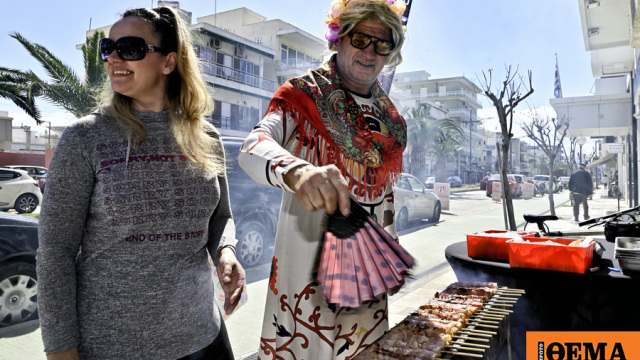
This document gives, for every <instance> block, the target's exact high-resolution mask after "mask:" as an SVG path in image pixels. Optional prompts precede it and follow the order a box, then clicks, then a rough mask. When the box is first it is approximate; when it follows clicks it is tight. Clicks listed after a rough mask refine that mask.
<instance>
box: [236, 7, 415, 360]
mask: <svg viewBox="0 0 640 360" xmlns="http://www.w3.org/2000/svg"><path fill="white" fill-rule="evenodd" d="M400 4H402V5H404V2H402V1H393V0H391V1H381V0H351V1H348V2H345V1H344V0H336V1H334V2H333V4H332V11H331V12H330V14H331V15H330V18H329V20H328V21H327V24H328V25H329V33H328V34H327V39H328V40H329V48H330V49H331V50H334V51H336V54H334V55H333V56H332V57H331V59H330V60H329V61H328V62H327V63H326V64H324V65H323V66H322V67H320V68H318V69H315V70H309V71H308V72H307V74H306V75H304V76H301V77H298V78H294V79H291V80H289V81H287V82H286V83H285V84H284V85H283V86H282V87H280V89H278V91H277V92H276V94H275V96H274V97H273V99H272V100H271V103H270V105H269V109H268V110H267V114H266V115H265V117H264V118H263V119H262V121H261V122H260V124H259V125H258V126H257V127H256V128H255V129H254V130H253V131H252V132H251V134H250V135H249V136H248V137H247V139H246V140H245V142H244V144H243V146H242V149H241V152H240V156H239V163H240V166H241V167H242V168H243V169H244V170H245V171H246V172H247V173H248V174H249V175H250V176H252V177H253V178H254V179H255V180H256V181H258V182H261V183H264V184H271V185H273V186H278V187H281V188H283V189H285V190H286V191H284V192H283V201H282V207H281V210H280V219H279V223H278V232H277V236H276V244H275V249H274V257H273V261H272V271H271V278H270V280H269V290H268V291H267V305H266V308H265V314H264V320H263V325H262V336H261V338H260V345H259V358H260V359H262V360H266V359H286V360H294V359H297V360H302V359H304V360H313V359H318V360H327V359H352V358H353V357H354V356H355V355H356V354H358V352H360V351H361V350H362V349H364V348H365V347H366V346H367V345H369V344H371V343H373V342H374V341H375V340H376V339H377V338H378V337H379V336H381V335H382V334H384V332H385V331H387V330H388V328H389V325H388V316H387V315H388V307H387V294H382V295H380V296H378V297H376V298H375V299H374V300H373V301H369V302H367V303H365V304H362V305H361V306H359V307H354V308H349V307H339V306H336V305H334V304H329V303H328V302H327V298H326V297H325V296H324V294H323V292H322V288H321V287H320V286H318V284H317V283H316V282H315V281H314V280H315V279H314V278H313V275H312V274H313V272H314V268H313V265H314V258H315V257H316V254H317V251H318V244H319V242H320V241H321V238H322V226H321V223H322V219H323V216H324V214H325V212H328V213H334V212H336V211H339V212H341V213H342V214H344V215H347V214H348V213H349V204H350V200H349V198H353V199H355V200H357V201H358V202H359V203H360V204H361V205H362V206H364V208H365V209H367V211H368V212H369V214H370V215H371V216H372V217H373V218H374V219H376V220H377V221H378V223H379V224H380V225H382V226H383V227H384V228H385V230H387V231H388V232H389V233H390V234H391V235H392V236H393V237H394V238H395V237H397V232H396V226H395V223H394V222H393V218H394V211H395V210H394V204H393V184H394V183H395V182H396V181H397V179H398V178H399V176H400V172H401V169H402V151H403V150H404V147H405V144H406V125H405V122H404V120H403V119H402V116H400V114H399V113H398V111H397V109H396V108H395V106H394V104H393V102H392V101H391V99H390V98H389V97H388V95H387V94H386V93H385V92H384V90H383V89H382V87H381V86H380V83H379V82H378V81H377V76H378V75H379V74H380V72H381V71H382V70H383V68H384V67H385V66H389V65H395V64H397V63H399V62H400V61H401V60H402V57H401V55H400V48H401V47H402V43H403V40H404V34H403V30H402V24H401V22H400V18H399V16H398V13H401V11H402V9H399V8H398V5H400ZM397 290H398V289H394V291H397ZM394 291H391V293H393V292H394Z"/></svg>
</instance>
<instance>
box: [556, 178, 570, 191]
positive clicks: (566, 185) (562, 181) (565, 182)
mask: <svg viewBox="0 0 640 360" xmlns="http://www.w3.org/2000/svg"><path fill="white" fill-rule="evenodd" d="M558 181H560V184H561V185H562V188H563V189H568V188H569V176H560V177H559V178H558Z"/></svg>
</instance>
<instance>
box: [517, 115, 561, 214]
mask: <svg viewBox="0 0 640 360" xmlns="http://www.w3.org/2000/svg"><path fill="white" fill-rule="evenodd" d="M563 120H564V119H563ZM563 120H560V121H558V120H557V119H556V118H550V117H549V116H548V115H547V114H540V112H539V111H535V110H534V111H533V112H532V115H531V121H530V122H529V123H524V124H522V129H523V130H524V132H525V133H526V134H527V136H528V137H529V138H531V140H533V141H534V142H535V143H536V144H538V146H539V147H540V148H541V149H542V151H544V153H545V155H547V157H548V158H549V184H548V189H549V211H550V212H551V215H555V214H556V207H555V204H554V201H553V189H554V186H553V185H555V184H554V182H553V164H554V162H555V161H556V156H558V153H559V152H560V149H561V148H562V146H563V141H564V138H565V136H566V135H567V130H568V129H569V121H563Z"/></svg>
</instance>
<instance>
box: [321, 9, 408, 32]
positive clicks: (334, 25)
mask: <svg viewBox="0 0 640 360" xmlns="http://www.w3.org/2000/svg"><path fill="white" fill-rule="evenodd" d="M380 1H383V2H385V3H386V4H387V5H389V7H390V8H391V10H393V12H394V13H396V14H397V15H398V17H399V18H400V21H402V22H403V23H404V21H403V18H402V15H404V11H405V9H406V8H407V4H406V3H405V2H404V0H380ZM348 2H349V0H333V2H331V10H330V11H329V12H328V13H327V20H326V21H325V22H324V23H325V25H327V33H326V34H325V35H324V37H325V38H326V39H327V40H329V41H337V40H338V39H339V38H340V37H339V36H338V33H339V32H340V15H341V14H342V12H343V11H344V10H345V9H346V8H347V3H348ZM402 30H403V31H406V30H407V29H406V26H404V25H403V26H402Z"/></svg>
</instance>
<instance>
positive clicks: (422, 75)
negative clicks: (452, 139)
mask: <svg viewBox="0 0 640 360" xmlns="http://www.w3.org/2000/svg"><path fill="white" fill-rule="evenodd" d="M430 77H431V74H429V73H428V72H426V71H424V70H422V71H412V72H405V73H396V74H395V76H394V79H393V87H392V91H391V97H392V98H393V99H394V101H396V104H399V106H400V107H401V108H402V107H407V106H415V105H420V104H428V105H430V106H432V110H431V113H432V116H434V115H438V114H445V113H446V116H447V117H448V118H449V119H454V120H457V121H458V122H459V125H460V127H461V128H462V130H463V144H462V147H463V149H464V150H461V151H459V153H458V155H457V156H456V160H455V163H452V166H449V167H448V169H449V170H450V171H453V172H451V174H450V175H459V176H460V177H461V178H462V179H463V181H464V182H465V183H474V182H477V181H479V180H480V179H482V177H483V176H484V173H486V171H488V170H489V169H488V166H490V164H489V163H488V162H487V158H489V159H490V158H491V150H488V148H487V146H486V143H487V139H486V137H485V136H484V133H485V132H484V129H483V128H482V126H478V124H480V121H478V109H482V104H481V103H480V101H478V94H480V93H482V90H481V89H480V88H478V87H477V86H476V85H475V84H474V83H473V82H472V81H471V80H469V79H467V78H465V77H463V76H458V77H451V78H440V79H431V78H430ZM434 117H435V116H434ZM487 152H489V153H487Z"/></svg>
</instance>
